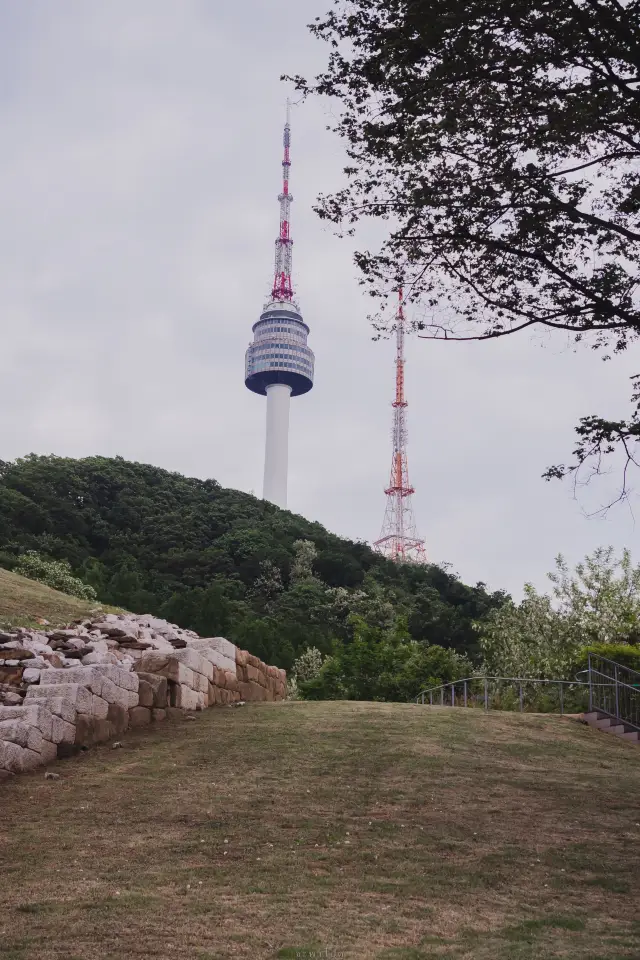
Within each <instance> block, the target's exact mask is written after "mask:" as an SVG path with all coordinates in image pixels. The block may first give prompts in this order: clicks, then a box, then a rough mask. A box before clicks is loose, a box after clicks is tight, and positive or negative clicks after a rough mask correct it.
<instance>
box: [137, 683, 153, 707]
mask: <svg viewBox="0 0 640 960" xmlns="http://www.w3.org/2000/svg"><path fill="white" fill-rule="evenodd" d="M138 701H139V703H140V706H141V707H152V706H153V687H152V686H151V684H150V683H147V681H146V680H141V681H140V686H139V687H138Z"/></svg>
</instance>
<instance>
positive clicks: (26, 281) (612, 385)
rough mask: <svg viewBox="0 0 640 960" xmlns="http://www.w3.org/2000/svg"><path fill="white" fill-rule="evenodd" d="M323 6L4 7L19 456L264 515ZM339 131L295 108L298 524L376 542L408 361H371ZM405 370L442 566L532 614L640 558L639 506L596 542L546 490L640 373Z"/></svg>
mask: <svg viewBox="0 0 640 960" xmlns="http://www.w3.org/2000/svg"><path fill="white" fill-rule="evenodd" d="M325 5H326V3H325V2H324V0H298V3H296V4H294V5H291V4H288V3H285V2H284V0H273V2H272V3H270V4H265V3H260V2H257V0H246V2H245V3H243V4H235V5H231V4H225V5H221V4H211V3H208V2H198V0H180V2H176V0H137V2H136V3H135V4H131V3H128V2H124V0H110V2H109V3H108V4H103V3H99V2H97V0H92V2H87V0H65V3H62V4H55V5H54V4H50V3H48V2H46V0H32V2H31V3H29V4H23V3H21V2H20V0H9V2H7V3H4V4H3V5H2V7H1V8H0V46H1V50H0V124H1V128H2V134H3V137H2V139H3V151H2V161H1V165H0V169H1V171H2V173H1V176H0V317H1V321H0V322H1V328H2V334H3V335H2V348H1V349H2V353H1V357H2V374H3V377H2V380H3V397H4V403H3V405H2V409H1V411H0V458H3V459H11V458H14V457H17V456H20V455H23V454H25V453H27V452H29V451H32V450H33V451H37V452H41V453H45V452H55V453H59V454H66V455H71V456H84V455H89V454H93V453H102V454H106V455H114V454H121V455H122V456H125V457H127V458H131V459H136V460H142V461H149V462H151V463H155V464H158V465H160V466H163V467H166V468H169V469H172V470H179V471H181V472H183V473H186V474H189V475H196V476H201V477H204V476H214V477H216V478H217V479H218V480H219V481H220V482H221V483H223V484H224V485H226V486H231V487H237V488H239V489H242V490H253V491H255V492H256V493H259V492H260V488H261V477H262V461H263V442H264V433H263V431H264V415H265V409H264V403H263V402H262V400H261V398H258V397H256V396H255V395H253V394H251V393H250V392H249V391H247V390H246V389H245V387H244V384H243V361H244V351H245V348H246V345H247V343H248V341H249V338H250V334H251V324H252V323H253V322H254V321H255V319H256V318H257V316H258V314H259V312H260V308H261V305H262V302H263V300H264V298H265V294H266V292H267V289H268V284H269V281H270V274H271V266H272V253H273V241H274V239H275V235H276V230H277V203H276V195H277V193H278V190H279V174H280V171H279V160H280V149H281V127H282V121H283V100H284V97H285V95H286V91H285V89H284V87H283V85H282V84H281V83H280V82H279V79H278V78H279V75H280V74H281V73H285V72H290V73H295V72H301V73H306V74H307V75H308V74H312V73H313V72H315V71H316V70H318V69H320V68H321V67H322V64H323V59H324V56H325V53H326V51H325V49H324V48H323V46H322V45H320V44H318V43H317V42H316V41H314V40H313V39H312V38H311V37H310V36H309V35H308V32H307V31H306V29H305V24H306V23H307V22H309V21H310V20H311V19H312V18H313V17H314V16H315V15H317V14H319V13H322V12H323V7H324V6H325ZM221 7H224V9H220V8H221ZM286 22H288V27H287V28H286V30H285V31H284V43H283V41H282V39H281V34H282V31H281V29H280V28H281V25H282V24H283V23H286ZM327 121H328V107H327V106H326V105H322V104H318V103H312V104H307V105H305V106H304V107H300V108H297V109H296V110H295V111H294V118H293V124H294V126H293V161H294V166H293V171H292V189H293V193H294V197H295V203H294V208H293V229H294V238H295V251H294V271H295V279H296V282H297V289H298V292H299V296H300V302H301V306H302V310H303V313H304V316H305V318H306V320H307V321H308V322H309V324H310V326H311V331H312V332H311V339H310V342H311V344H312V346H313V349H314V351H315V353H316V358H317V360H316V370H317V379H316V386H315V389H314V390H313V391H312V392H311V393H310V394H309V395H308V396H306V397H301V398H299V399H298V400H296V401H295V402H294V403H293V405H292V422H291V456H290V506H291V508H292V509H293V510H295V511H297V512H300V513H302V514H304V515H305V516H307V517H309V518H312V519H317V520H319V521H321V522H322V523H324V524H326V525H327V526H328V527H329V528H330V529H332V530H334V531H336V532H337V533H340V534H343V535H346V536H349V537H353V538H361V539H367V540H373V539H375V538H376V536H377V535H378V532H379V528H380V524H381V522H382V516H383V512H384V494H383V488H384V486H385V484H386V481H387V474H388V470H389V461H390V440H389V434H390V426H391V407H390V401H391V399H392V395H393V348H392V345H391V344H389V343H388V342H386V343H385V342H381V343H373V342H372V340H371V330H370V328H369V326H368V324H367V321H366V314H367V313H368V312H369V311H370V309H371V306H372V304H371V301H370V299H369V298H368V297H367V296H365V295H364V294H363V292H362V291H361V290H360V288H359V287H358V284H357V278H356V275H355V270H354V267H353V265H352V262H351V250H352V248H353V247H352V245H350V242H346V241H339V240H337V239H336V238H334V237H333V236H332V234H331V232H330V231H329V230H328V229H327V228H326V227H324V226H323V225H322V224H321V222H320V221H319V220H318V219H317V218H316V217H315V215H314V214H313V213H312V211H311V205H312V203H313V200H314V199H315V196H316V195H317V193H319V192H320V191H328V190H331V189H332V187H335V186H336V185H337V184H338V183H339V182H340V170H341V165H342V162H343V157H342V148H341V145H340V144H339V143H338V142H337V141H336V140H335V139H334V138H333V136H332V135H331V134H329V133H328V132H327V131H326V130H325V126H326V124H327ZM367 242H375V231H373V230H372V232H371V235H370V236H369V237H365V238H363V241H362V243H363V245H364V244H365V243H367ZM408 361H409V362H408V367H407V390H408V396H409V401H410V406H409V434H410V471H411V476H412V480H413V483H414V485H415V487H416V491H417V492H416V496H415V498H414V499H415V510H416V516H417V520H418V526H419V529H420V531H421V532H422V534H423V535H424V536H425V538H426V539H427V545H428V550H429V554H430V556H431V557H432V558H433V559H435V560H438V561H449V562H451V564H452V566H453V568H454V569H455V570H457V571H459V572H460V574H461V575H462V576H463V577H464V578H465V579H466V580H469V581H475V580H478V579H484V580H486V581H488V583H489V584H490V585H491V586H492V587H496V588H497V587H500V586H505V587H507V588H508V589H511V590H514V591H516V592H517V591H519V589H520V587H521V584H522V582H523V581H524V580H525V579H528V580H532V581H533V582H535V583H537V584H539V585H542V584H543V583H544V573H545V571H546V570H547V569H548V568H549V567H550V566H551V564H552V560H553V556H554V554H555V553H556V552H557V551H558V550H563V551H564V552H566V554H567V555H568V557H569V558H570V559H571V560H575V559H578V558H579V557H580V556H581V555H582V554H584V553H585V552H586V551H588V550H591V549H593V548H594V547H595V546H597V545H598V544H600V543H614V544H616V545H617V546H622V545H623V544H626V543H630V542H631V541H632V540H633V539H635V529H634V526H633V521H632V518H631V516H630V514H629V512H628V511H627V510H625V509H624V508H623V509H618V510H616V511H615V512H613V513H611V514H610V515H609V517H608V518H607V519H605V520H586V519H585V518H584V517H583V515H582V511H581V505H580V504H579V503H576V502H574V501H573V500H572V497H571V490H570V489H569V488H568V487H567V486H561V485H557V484H554V485H550V484H545V483H544V482H543V481H541V480H540V479H539V476H540V473H541V472H542V470H543V469H544V467H545V466H547V465H548V464H549V463H552V462H556V461H558V460H562V459H566V457H567V455H568V453H569V451H570V449H571V447H572V444H573V434H572V429H573V425H574V423H575V421H576V419H577V418H578V417H579V416H580V415H582V414H586V413H590V412H594V411H598V412H603V413H604V412H611V413H612V414H614V415H616V414H618V413H619V412H620V411H621V410H623V409H624V405H625V403H626V399H627V393H628V381H627V380H626V377H627V375H630V374H631V373H633V372H634V369H633V363H632V362H631V358H630V357H629V358H622V359H621V360H616V361H614V363H611V364H602V363H601V361H600V360H599V359H598V358H597V356H596V355H594V354H592V353H590V352H589V351H588V350H587V349H583V350H581V351H579V352H578V353H574V352H572V351H571V350H570V349H569V348H568V347H567V345H566V344H564V343H563V342H560V341H559V340H549V341H548V342H546V343H540V342H536V341H532V340H530V339H529V340H528V339H524V338H523V339H520V340H518V341H516V340H512V341H510V342H508V343H506V342H505V343H501V344H494V345H477V344H470V345H463V344H452V345H444V344H433V343H427V342H425V341H418V340H416V339H411V340H410V342H409V344H408ZM614 479H615V478H612V479H611V482H610V483H608V482H605V483H604V485H601V486H599V487H598V489H597V492H593V491H586V492H584V494H583V500H582V506H584V507H587V508H589V507H591V506H593V505H597V503H598V502H599V501H601V500H605V499H606V498H607V495H608V493H610V491H611V490H612V489H613V484H614Z"/></svg>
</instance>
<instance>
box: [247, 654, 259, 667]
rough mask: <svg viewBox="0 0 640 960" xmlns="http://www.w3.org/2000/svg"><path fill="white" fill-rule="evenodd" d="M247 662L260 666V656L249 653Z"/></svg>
mask: <svg viewBox="0 0 640 960" xmlns="http://www.w3.org/2000/svg"><path fill="white" fill-rule="evenodd" d="M247 663H248V665H249V666H250V667H256V668H259V667H260V660H259V658H258V657H255V656H254V655H253V654H252V653H248V654H247Z"/></svg>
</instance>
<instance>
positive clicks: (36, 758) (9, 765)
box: [0, 740, 42, 773]
mask: <svg viewBox="0 0 640 960" xmlns="http://www.w3.org/2000/svg"><path fill="white" fill-rule="evenodd" d="M40 766H42V754H41V753H40V752H36V751H35V750H29V749H28V748H27V747H21V746H19V745H18V744H17V743H11V742H9V741H5V740H0V770H9V771H10V772H11V773H26V772H27V771H28V770H34V769H35V768H36V767H40Z"/></svg>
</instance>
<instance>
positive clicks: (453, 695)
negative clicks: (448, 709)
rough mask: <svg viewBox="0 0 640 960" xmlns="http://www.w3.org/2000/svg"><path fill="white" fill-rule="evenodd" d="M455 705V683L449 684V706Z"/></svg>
mask: <svg viewBox="0 0 640 960" xmlns="http://www.w3.org/2000/svg"><path fill="white" fill-rule="evenodd" d="M455 705H456V685H455V683H452V684H451V706H452V707H455Z"/></svg>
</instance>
